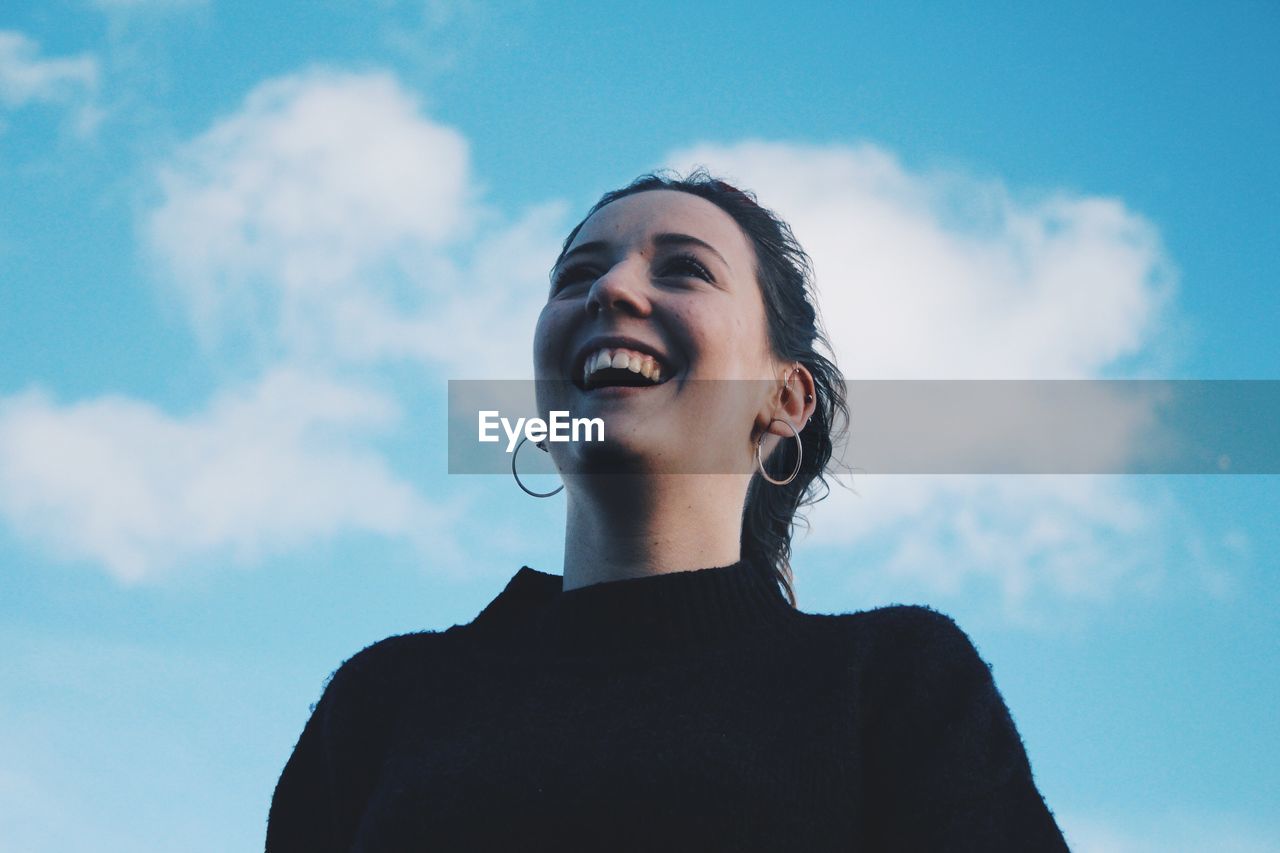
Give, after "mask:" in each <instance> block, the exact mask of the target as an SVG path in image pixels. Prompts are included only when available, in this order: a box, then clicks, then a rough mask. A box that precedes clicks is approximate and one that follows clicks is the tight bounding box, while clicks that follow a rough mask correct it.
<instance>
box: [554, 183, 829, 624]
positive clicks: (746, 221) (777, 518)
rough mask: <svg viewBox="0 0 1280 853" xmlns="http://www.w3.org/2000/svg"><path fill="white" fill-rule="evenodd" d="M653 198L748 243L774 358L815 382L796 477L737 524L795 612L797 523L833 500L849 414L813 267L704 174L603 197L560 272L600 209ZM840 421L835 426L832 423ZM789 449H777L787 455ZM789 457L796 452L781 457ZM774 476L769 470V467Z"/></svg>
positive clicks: (756, 500)
mask: <svg viewBox="0 0 1280 853" xmlns="http://www.w3.org/2000/svg"><path fill="white" fill-rule="evenodd" d="M650 190H676V191H678V192H684V193H689V194H690V195H695V196H698V197H699V198H702V199H706V200H707V201H709V202H711V203H712V204H714V205H716V206H717V207H719V208H720V209H721V210H723V211H724V212H725V213H727V214H729V216H731V217H733V220H734V221H735V222H737V223H738V227H739V228H741V229H742V231H743V233H745V234H746V235H747V237H749V238H750V240H751V244H752V246H753V247H754V249H755V255H756V279H757V281H758V283H759V285H760V292H761V294H762V295H763V297H764V308H765V318H766V323H767V326H768V332H769V345H770V347H771V348H772V350H773V353H774V355H775V356H776V357H777V358H779V359H782V360H784V361H795V362H799V363H801V364H803V365H804V366H805V367H806V368H808V369H809V372H810V373H811V374H813V381H814V386H815V390H814V397H815V398H816V400H815V404H816V407H815V409H814V412H813V417H812V418H811V419H810V421H809V423H808V425H807V426H806V427H805V428H804V430H803V431H802V432H801V433H800V440H801V446H802V448H803V456H802V459H801V465H800V471H799V473H798V474H797V475H796V477H795V479H794V480H792V481H791V482H790V483H789V484H787V485H786V486H776V485H773V484H771V483H769V482H766V481H765V479H764V478H763V477H761V476H760V473H759V471H757V472H756V474H755V475H754V476H753V477H752V478H751V484H750V486H749V487H748V488H747V501H746V507H745V511H744V512H743V516H742V557H743V560H744V561H745V562H746V563H747V564H748V565H751V566H755V567H757V569H758V570H761V571H767V572H769V573H770V574H771V575H772V577H773V579H774V580H775V581H776V582H777V583H778V585H779V586H781V587H782V590H783V592H784V593H785V594H786V596H787V599H788V600H789V601H790V602H791V604H792V606H795V603H796V597H795V590H794V588H793V583H792V573H791V532H792V529H793V527H794V526H795V525H796V524H797V523H803V519H798V518H797V512H798V511H799V509H800V507H802V506H809V505H811V504H814V503H817V502H818V501H820V500H822V499H823V498H825V497H826V496H827V495H828V494H829V493H830V487H829V486H828V485H827V481H826V477H825V476H824V475H825V472H826V469H827V463H828V462H829V461H830V460H831V456H832V451H833V448H834V446H835V440H836V438H837V437H838V436H839V435H840V432H841V431H842V430H843V429H844V428H845V427H846V426H847V425H848V422H849V410H848V404H847V402H846V400H845V387H844V383H843V381H842V380H841V378H840V373H839V371H838V370H837V369H836V365H835V362H834V361H833V360H832V358H830V357H829V356H826V355H823V354H822V353H821V352H819V348H821V349H823V350H825V351H826V352H828V353H830V352H831V345H830V342H829V341H828V340H827V337H826V335H825V333H824V332H823V330H822V324H821V321H820V320H819V318H818V311H817V299H816V294H815V292H814V285H813V264H812V262H811V261H810V260H809V256H808V255H807V254H806V253H805V251H804V249H802V248H801V247H800V244H799V242H797V240H796V238H795V235H794V234H793V233H792V232H791V227H790V226H789V225H787V223H786V222H784V221H783V220H782V219H780V218H779V217H778V216H777V215H776V214H774V213H773V212H772V211H770V210H768V209H766V208H764V207H761V206H760V204H759V203H758V202H757V201H756V197H755V195H754V194H753V193H751V192H749V191H746V190H740V189H738V188H737V187H734V186H732V185H731V184H728V183H726V182H725V181H722V180H720V179H719V178H716V177H713V176H712V175H710V174H708V173H707V171H706V170H705V169H701V168H699V169H696V170H694V171H693V172H691V173H689V174H688V175H686V176H684V177H681V176H680V175H678V174H675V173H671V172H665V171H664V172H652V173H649V174H646V175H641V176H640V177H638V178H636V179H635V180H634V181H632V182H631V183H630V184H627V185H626V186H625V187H622V188H621V189H616V190H612V191H610V192H607V193H605V194H604V195H603V196H601V197H600V200H599V201H597V202H596V203H595V205H594V206H593V207H592V208H591V210H590V211H588V212H587V215H586V216H584V217H583V218H582V221H581V222H579V223H578V224H577V225H576V226H575V227H574V229H573V230H572V231H570V232H569V236H568V237H566V238H565V241H564V246H563V247H562V248H561V250H560V257H559V258H557V259H556V264H557V265H558V264H559V263H560V261H561V260H562V259H563V258H564V255H565V253H566V252H567V251H568V250H569V246H570V245H572V244H573V240H574V238H575V237H577V236H578V232H579V231H580V230H582V226H583V225H584V224H586V221H587V220H588V219H590V218H591V217H592V215H594V214H595V213H596V211H598V210H600V208H602V207H604V206H606V205H608V204H611V203H613V202H615V201H617V200H618V199H620V198H625V197H627V196H630V195H635V194H636V193H642V192H648V191H650ZM837 419H838V421H839V422H838V423H837ZM793 444H794V442H792V441H785V442H781V443H780V444H779V446H778V449H776V450H775V451H774V453H775V454H776V453H779V452H783V451H782V450H781V448H783V447H784V446H785V447H786V448H791V447H792V445H793ZM785 452H786V454H787V455H788V456H789V457H790V456H794V453H795V451H794V450H790V449H788V450H786V451H785ZM794 466H795V461H794V459H792V460H791V461H787V462H786V463H785V465H784V464H781V463H777V467H776V468H774V470H778V471H790V470H792V469H793V468H794ZM770 467H771V468H773V467H774V466H773V465H771V466H770Z"/></svg>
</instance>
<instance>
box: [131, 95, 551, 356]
mask: <svg viewBox="0 0 1280 853" xmlns="http://www.w3.org/2000/svg"><path fill="white" fill-rule="evenodd" d="M160 184H161V189H162V199H163V200H162V202H161V203H160V205H159V206H158V207H157V208H156V209H155V210H154V211H153V212H152V213H151V215H150V216H149V218H148V220H147V222H146V225H145V236H146V240H147V242H148V245H149V246H150V249H151V251H152V253H153V255H154V257H155V258H156V259H157V260H158V261H159V264H160V269H161V276H162V279H163V281H164V282H165V283H166V284H167V285H168V286H170V287H172V288H173V289H174V291H175V292H176V293H177V294H178V296H179V298H180V300H181V302H182V304H183V305H184V307H185V309H186V310H187V312H188V314H189V316H190V318H191V320H192V322H193V324H194V327H195V329H196V330H197V332H198V333H199V334H200V335H201V336H202V338H203V339H204V341H205V342H206V343H207V344H210V345H215V346H216V345H217V344H218V343H219V342H220V341H224V340H225V339H226V338H227V337H228V335H232V334H239V333H240V332H242V330H243V328H245V327H248V328H251V329H253V330H254V335H253V336H254V339H255V343H256V346H257V348H258V349H259V350H260V351H261V352H262V353H263V355H264V357H267V358H276V357H280V356H289V357H292V358H301V359H307V360H315V359H321V360H332V359H337V360H347V361H356V362H364V363H369V362H374V361H378V360H383V359H413V360H425V361H428V362H430V363H433V364H435V365H437V366H442V367H446V368H448V369H452V370H454V371H467V372H468V373H469V375H472V376H477V375H480V376H483V375H486V373H485V371H497V372H496V373H492V372H491V373H489V374H488V375H498V376H501V375H506V376H513V375H517V376H522V375H527V374H528V367H527V362H528V361H529V352H530V348H531V342H532V327H533V322H532V321H533V317H534V316H535V315H536V312H537V310H538V305H539V303H540V302H541V301H542V299H543V298H544V297H545V287H546V284H545V276H546V270H547V268H548V267H549V266H550V263H551V260H552V259H553V258H554V248H553V247H554V242H555V237H556V236H557V235H558V233H559V230H560V228H561V219H562V213H561V209H560V208H559V206H557V205H549V206H545V207H539V208H535V209H532V210H530V211H527V212H526V214H525V215H524V216H523V217H522V218H521V219H519V220H518V221H515V222H511V223H506V222H503V221H502V220H501V218H500V217H499V216H497V214H495V213H494V212H493V211H491V210H490V209H488V208H486V207H485V206H484V205H483V204H482V202H481V199H480V197H479V196H480V194H479V191H478V189H477V187H476V186H475V184H474V181H473V179H472V176H471V173H470V157H469V152H468V144H467V141H466V139H465V137H464V136H463V135H462V134H461V133H460V132H458V131H457V130H455V129H453V128H450V127H447V126H445V125H442V124H439V123H437V122H435V121H433V120H431V119H430V118H428V117H427V116H426V115H425V114H424V113H423V111H422V107H421V104H420V103H419V100H418V99H417V98H416V97H415V96H414V95H413V94H412V93H410V92H409V91H407V90H406V89H405V88H404V87H403V86H402V85H400V83H399V82H398V81H397V80H396V79H395V78H394V77H393V76H391V75H389V74H385V73H369V74H343V73H335V72H330V71H324V70H315V71H311V72H307V73H303V74H299V75H294V76H289V77H285V78H281V79H277V80H272V81H269V82H266V83H264V84H262V85H260V86H258V87H257V88H256V89H255V90H254V91H253V92H252V93H251V94H250V95H249V96H248V98H247V99H246V100H245V103H244V106H243V108H242V109H241V110H240V111H239V112H237V113H236V114H235V115H233V116H231V117H229V118H227V119H224V120H223V121H220V122H218V123H217V124H216V125H214V126H213V127H212V128H211V129H209V130H208V131H207V132H205V133H203V134H201V135H200V136H199V137H197V138H196V139H194V140H192V141H191V142H190V143H188V144H187V145H185V146H184V147H183V149H182V150H181V151H180V152H179V153H178V155H177V156H176V157H175V158H174V159H173V160H172V162H170V163H169V164H167V165H166V166H165V167H164V168H163V169H162V171H161V174H160ZM467 333H470V334H467ZM511 354H518V359H513V358H511V357H509V356H510V355H511ZM512 368H515V369H516V372H515V373H510V372H508V373H503V371H504V370H506V371H509V370H511V369H512Z"/></svg>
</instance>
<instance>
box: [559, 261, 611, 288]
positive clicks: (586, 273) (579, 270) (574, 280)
mask: <svg viewBox="0 0 1280 853" xmlns="http://www.w3.org/2000/svg"><path fill="white" fill-rule="evenodd" d="M598 275H599V273H598V272H596V269H595V268H594V267H591V266H588V265H586V264H577V265H575V266H571V267H565V268H564V269H562V270H561V271H560V273H559V275H557V276H556V277H555V279H554V280H553V281H552V282H551V288H552V290H554V291H556V292H557V293H558V292H559V291H561V290H564V289H565V288H566V287H569V286H571V285H574V284H581V283H584V282H591V281H593V280H594V279H595V278H596V277H597V276H598Z"/></svg>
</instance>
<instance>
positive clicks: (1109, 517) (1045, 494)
mask: <svg viewBox="0 0 1280 853" xmlns="http://www.w3.org/2000/svg"><path fill="white" fill-rule="evenodd" d="M667 162H669V163H672V164H674V165H675V166H677V167H678V168H681V169H688V168H690V167H691V166H693V165H698V164H702V165H706V166H708V167H709V168H710V169H711V170H712V171H713V173H716V174H719V175H722V176H725V177H726V178H727V179H729V180H730V181H732V182H735V183H740V185H741V186H743V187H746V188H749V189H752V190H754V191H755V192H756V193H758V195H759V197H760V200H761V202H762V203H764V204H765V205H766V206H769V207H771V208H773V209H774V210H776V211H777V212H778V213H779V214H780V215H781V216H782V217H783V218H784V219H786V220H787V221H788V222H790V224H791V225H792V227H793V229H794V231H795V233H796V236H797V237H798V238H799V240H800V242H801V243H802V244H803V245H804V247H805V248H806V250H808V252H809V253H810V255H811V256H812V258H813V261H814V267H815V273H816V277H817V283H818V288H819V292H820V295H821V301H822V304H821V308H822V313H823V315H824V319H825V321H826V325H827V328H828V331H829V333H830V337H831V340H832V346H833V349H834V351H835V354H836V356H837V363H838V364H839V365H840V367H841V369H842V370H843V371H844V373H845V375H846V376H848V377H849V378H858V379H863V378H866V379H919V378H928V379H962V378H968V379H1002V378H1026V379H1051V378H1052V379H1060V378H1089V377H1098V376H1100V375H1105V372H1106V371H1107V370H1108V368H1111V367H1112V366H1114V365H1115V364H1116V363H1117V362H1118V361H1120V360H1122V359H1128V360H1133V361H1137V362H1138V363H1141V362H1142V361H1143V360H1144V359H1145V360H1146V361H1147V362H1151V363H1154V362H1158V361H1159V360H1160V359H1161V354H1160V352H1159V346H1160V342H1161V341H1160V337H1159V335H1160V332H1161V331H1162V328H1163V325H1162V318H1163V312H1164V309H1165V308H1166V306H1167V305H1168V303H1169V301H1170V299H1171V297H1172V292H1173V285H1174V281H1173V273H1172V271H1171V264H1170V262H1169V260H1168V259H1167V257H1166V256H1165V254H1164V251H1163V249H1162V247H1161V244H1160V239H1159V234H1158V232H1157V229H1156V228H1155V227H1154V226H1153V225H1152V224H1151V223H1149V222H1147V221H1146V220H1145V219H1143V218H1142V217H1141V216H1139V215H1137V214H1135V213H1133V212H1132V211H1130V210H1128V209H1127V208H1126V207H1125V206H1124V205H1123V203H1121V202H1120V201H1118V200H1115V199H1106V198H1098V197H1090V196H1081V195H1075V194H1070V193H1067V192H1054V193H1050V194H1042V195H1040V196H1037V197H1027V198H1023V197H1019V195H1018V194H1016V193H1014V192H1012V191H1010V190H1009V189H1008V188H1006V187H1005V186H1004V185H1003V184H1001V183H1000V182H998V181H994V180H978V179H975V178H971V177H966V176H963V175H957V174H942V173H921V172H913V171H911V170H909V169H907V168H906V167H904V166H903V165H902V164H901V163H900V162H899V161H898V160H897V159H896V158H895V157H894V156H893V155H892V154H891V153H889V152H887V151H885V150H884V149H881V148H878V147H876V146H874V145H870V144H863V145H858V146H834V145H833V146H824V147H815V146H804V145H791V144H781V143H767V142H745V143H742V144H739V145H732V146H710V145H704V146H699V147H694V148H691V149H688V150H685V151H679V152H676V153H674V154H673V155H672V156H670V157H669V158H668V160H667ZM1130 408H1132V407H1130ZM856 416H857V415H856V412H855V417H856ZM1126 417H1127V418H1129V419H1130V420H1131V421H1132V422H1133V423H1135V424H1140V423H1142V422H1145V421H1146V420H1148V418H1147V417H1146V416H1145V415H1144V413H1143V412H1141V411H1127V412H1126ZM1121 426H1123V425H1117V424H1112V425H1110V427H1111V428H1112V429H1113V431H1115V432H1116V437H1117V438H1119V439H1124V440H1128V439H1130V438H1131V437H1132V435H1133V434H1134V433H1133V430H1131V429H1129V428H1127V427H1125V428H1120V427H1121ZM995 428H996V425H993V429H995ZM852 482H853V486H854V488H856V490H857V494H856V495H855V494H853V493H851V492H850V491H848V490H846V489H843V488H841V487H839V486H835V487H834V489H833V492H832V495H831V497H830V498H829V499H828V500H827V501H825V502H824V503H823V504H820V505H819V507H817V508H816V509H815V510H813V517H812V520H813V533H812V536H810V537H809V538H808V543H809V545H810V546H813V547H818V548H835V549H840V550H841V551H842V552H845V553H847V552H848V549H849V548H850V547H854V546H857V547H864V548H866V549H867V551H868V553H875V554H877V555H884V554H887V556H883V557H878V558H877V559H876V560H875V562H874V565H875V566H876V568H875V569H874V570H873V571H870V572H867V573H865V574H863V575H860V576H857V577H854V578H852V579H851V583H852V584H853V585H855V586H856V587H857V588H858V589H859V591H860V592H861V593H863V594H870V595H876V596H881V595H883V596H889V597H895V596H906V595H908V594H916V593H924V594H926V595H931V596H942V597H952V596H959V595H961V594H964V593H966V592H971V591H974V590H982V591H983V592H984V594H985V593H986V592H988V591H991V590H994V592H995V593H996V595H995V596H994V598H992V597H990V596H985V595H984V598H986V599H987V600H989V601H992V602H993V603H994V604H995V605H996V606H998V607H999V609H1000V610H1002V611H1003V614H1004V615H1005V616H1006V617H1008V618H1011V619H1015V620H1033V619H1035V618H1036V617H1035V615H1034V613H1033V611H1034V609H1035V608H1034V602H1035V601H1037V600H1038V599H1042V598H1044V597H1046V596H1047V597H1048V598H1049V599H1050V600H1051V601H1061V600H1062V599H1064V598H1065V599H1074V600H1079V601H1096V600H1099V599H1106V598H1109V597H1110V596H1111V595H1112V594H1113V593H1114V592H1115V590H1117V589H1119V588H1122V587H1123V588H1126V589H1129V590H1135V589H1137V590H1142V589H1149V588H1150V587H1151V586H1152V585H1154V584H1158V583H1159V582H1160V577H1159V575H1158V574H1157V573H1156V572H1155V570H1154V569H1153V568H1152V567H1151V563H1152V562H1153V558H1154V557H1155V556H1156V549H1155V547H1154V545H1153V541H1155V540H1158V539H1159V538H1160V537H1161V536H1162V535H1165V534H1167V533H1169V532H1171V531H1170V530H1169V527H1170V525H1169V518H1170V516H1169V513H1168V511H1167V508H1165V507H1161V506H1150V505H1148V502H1149V501H1150V500H1151V496H1150V495H1149V494H1143V493H1140V492H1139V490H1138V489H1136V488H1134V487H1133V485H1132V484H1130V483H1129V482H1127V481H1124V480H1123V479H1122V478H1106V477H1103V478H1097V477H1083V476H1073V477H1049V478H1033V477H1012V478H1000V477H927V476H920V477H884V476H858V477H855V478H854V479H853V481H852Z"/></svg>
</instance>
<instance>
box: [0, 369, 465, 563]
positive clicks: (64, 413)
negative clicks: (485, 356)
mask: <svg viewBox="0 0 1280 853" xmlns="http://www.w3.org/2000/svg"><path fill="white" fill-rule="evenodd" d="M397 417H398V413H397V410H396V407H395V406H394V405H393V404H392V403H391V402H390V401H389V400H388V399H386V398H385V397H382V396H380V395H377V394H374V393H371V392H369V391H366V390H361V389H359V388H354V387H349V386H343V385H340V384H337V383H334V382H331V381H326V380H320V379H315V378H311V377H307V376H305V375H302V374H300V373H298V372H296V371H292V370H284V369H281V370H277V371H274V372H272V373H270V374H268V375H267V376H265V377H264V378H263V379H262V380H261V381H260V382H259V383H257V384H256V385H254V386H252V387H248V388H242V389H236V390H233V391H225V392H223V393H221V394H220V395H218V396H217V397H216V398H215V399H213V400H212V401H211V402H210V404H209V405H208V407H207V408H206V409H205V410H204V411H202V412H199V413H196V414H192V415H188V416H185V417H175V416H171V415H168V414H166V413H164V412H162V411H160V410H159V409H157V408H156V407H154V406H152V405H149V404H147V403H143V402H139V401H136V400H131V399H127V398H121V397H102V398H99V399H96V400H90V401H86V402H80V403H75V404H71V405H65V406H64V405H58V404H57V403H55V402H53V401H51V400H50V399H49V398H48V397H47V396H46V395H45V394H43V393H41V392H39V391H30V392H27V393H24V394H20V395H16V396H12V397H9V398H4V399H0V513H3V515H4V516H5V517H6V518H7V520H8V521H9V523H10V524H11V525H12V527H13V528H14V529H15V530H16V531H18V532H19V533H21V534H24V535H26V536H28V537H30V538H32V539H35V540H38V541H41V542H43V543H44V544H46V545H47V546H48V547H50V548H51V549H53V550H54V551H56V552H58V553H60V554H61V555H62V556H64V557H70V558H87V559H90V560H95V561H97V562H100V563H101V564H102V565H104V566H105V567H106V568H107V569H108V571H110V573H111V574H112V575H113V576H115V577H116V578H117V579H119V580H121V581H125V582H131V581H138V580H141V579H144V578H146V577H148V576H151V575H154V574H155V573H157V572H161V571H163V570H165V569H168V568H171V567H172V566H174V565H175V564H177V563H179V562H180V561H182V560H186V559H191V558H193V557H197V556H202V555H205V554H208V553H214V552H227V553H229V554H230V555H232V556H233V557H236V558H238V559H241V560H252V559H254V558H256V557H258V556H259V555H261V554H262V553H263V552H272V551H277V550H280V549H281V548H287V547H290V546H294V545H297V544H300V543H303V542H307V541H312V540H315V539H319V538H325V537H328V536H332V535H334V534H336V533H339V532H342V531H366V532H372V533H375V534H382V535H389V536H395V537H405V538H409V539H414V538H417V537H431V536H433V535H439V530H440V529H441V528H440V526H439V522H440V521H441V519H440V518H439V515H438V513H437V511H436V510H434V509H433V508H431V507H430V506H428V505H427V504H426V503H425V502H424V501H423V500H422V499H421V498H420V497H419V496H418V495H417V493H416V492H415V491H414V489H413V488H412V487H411V486H410V485H409V484H407V483H405V482H404V481H402V480H400V479H398V478H397V477H396V476H394V475H393V474H392V473H391V472H390V471H389V470H388V469H387V466H386V464H385V463H384V461H383V460H382V458H381V457H380V456H379V455H378V454H376V453H375V452H373V451H371V450H370V449H369V448H368V446H367V445H368V443H369V441H370V439H371V438H372V437H373V436H376V435H378V434H380V433H382V432H384V431H386V430H388V429H390V428H392V427H394V426H395V423H396V419H397ZM448 540H449V538H448V537H447V536H445V537H443V538H442V540H441V541H442V542H445V543H447V541H448Z"/></svg>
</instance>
